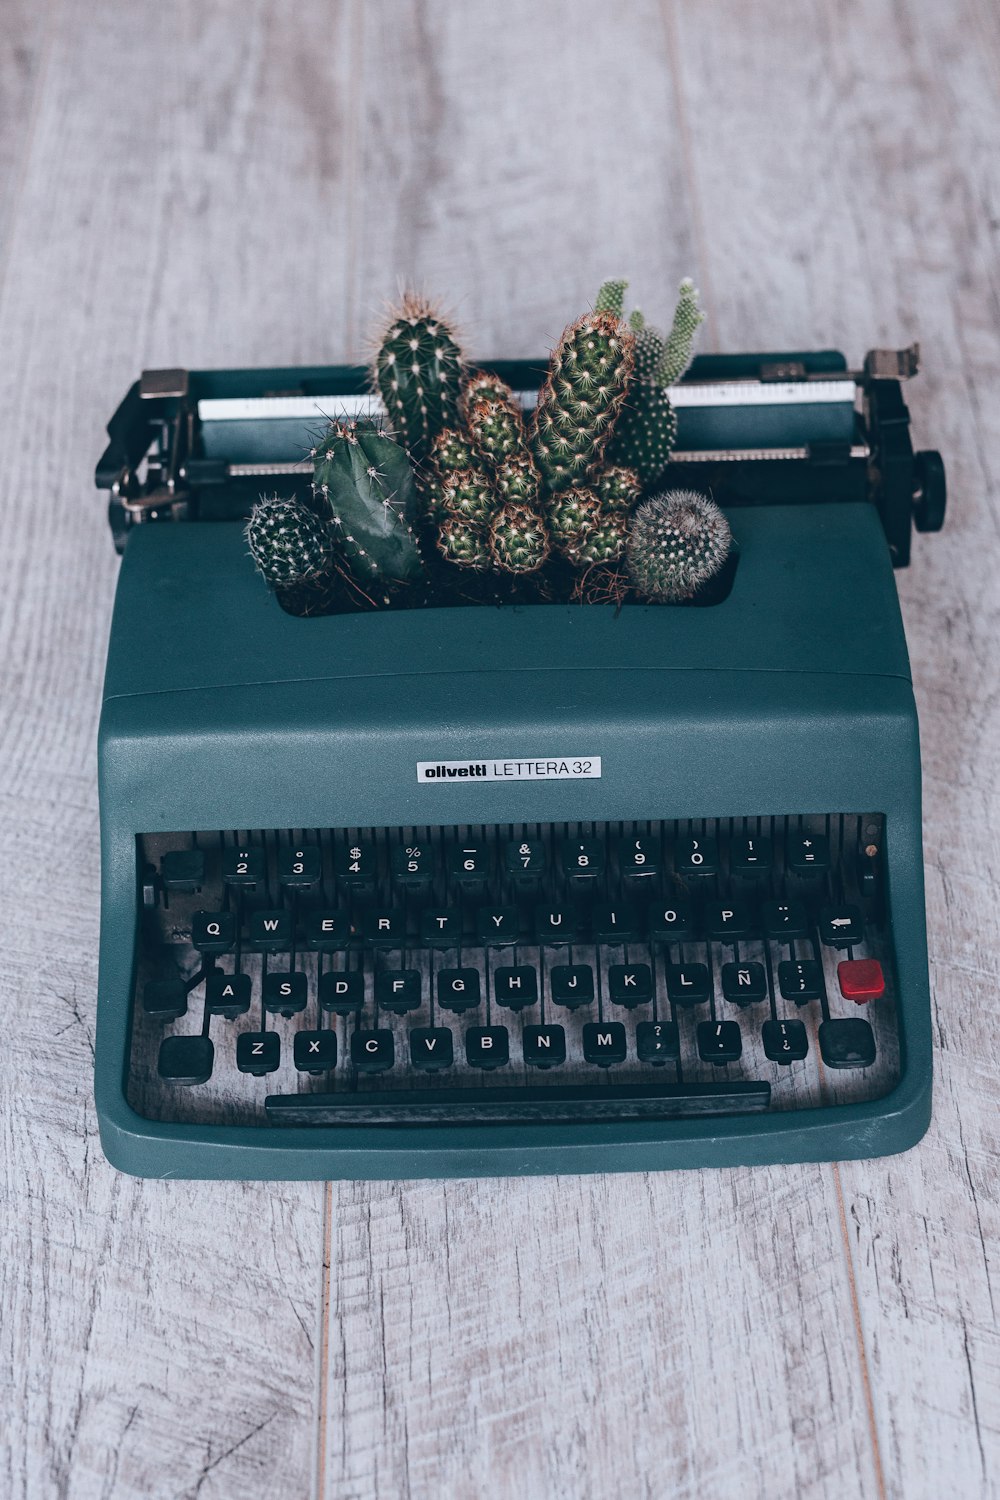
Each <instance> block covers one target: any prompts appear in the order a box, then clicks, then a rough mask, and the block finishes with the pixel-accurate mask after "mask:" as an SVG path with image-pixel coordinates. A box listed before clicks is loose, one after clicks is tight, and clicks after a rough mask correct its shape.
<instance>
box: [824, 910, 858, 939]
mask: <svg viewBox="0 0 1000 1500" xmlns="http://www.w3.org/2000/svg"><path fill="white" fill-rule="evenodd" d="M819 935H820V937H821V938H822V939H823V941H824V943H825V944H826V945H827V947H828V948H856V947H857V945H858V944H859V943H861V942H863V941H864V936H865V923H864V918H863V917H862V915H861V912H860V911H859V910H858V908H857V907H856V906H824V907H823V910H822V911H821V912H820V914H819Z"/></svg>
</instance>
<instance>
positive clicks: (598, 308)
mask: <svg viewBox="0 0 1000 1500" xmlns="http://www.w3.org/2000/svg"><path fill="white" fill-rule="evenodd" d="M627 289H628V282H627V281H622V280H621V279H620V278H617V277H615V278H612V279H611V280H610V281H605V282H602V284H601V290H600V291H599V292H598V294H597V301H596V302H595V303H594V311H595V312H609V313H613V314H614V315H615V317H616V318H620V317H621V316H622V314H623V313H624V311H625V292H626V291H627Z"/></svg>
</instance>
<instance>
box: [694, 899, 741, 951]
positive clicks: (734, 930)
mask: <svg viewBox="0 0 1000 1500" xmlns="http://www.w3.org/2000/svg"><path fill="white" fill-rule="evenodd" d="M705 931H706V933H707V934H708V936H709V937H712V938H716V939H718V941H719V942H722V943H726V942H729V943H732V942H735V941H736V940H737V939H738V938H745V937H746V936H747V934H748V933H749V932H750V912H749V910H748V909H747V906H746V903H745V902H743V901H710V902H709V903H708V905H707V906H706V907H705Z"/></svg>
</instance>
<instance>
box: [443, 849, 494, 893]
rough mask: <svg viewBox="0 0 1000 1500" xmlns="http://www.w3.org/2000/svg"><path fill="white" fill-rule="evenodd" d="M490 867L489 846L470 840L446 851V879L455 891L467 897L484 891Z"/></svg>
mask: <svg viewBox="0 0 1000 1500" xmlns="http://www.w3.org/2000/svg"><path fill="white" fill-rule="evenodd" d="M491 865H492V861H491V859H490V849H489V845H487V844H477V843H475V842H474V840H472V839H469V840H468V842H467V843H464V844H455V845H453V846H452V848H451V849H449V851H448V879H449V881H450V883H451V884H452V885H453V886H454V887H455V888H456V889H457V890H460V891H464V892H465V894H466V895H469V896H471V895H476V894H477V893H478V892H480V891H482V890H483V889H484V887H485V886H486V884H487V882H488V880H489V878H490V871H491Z"/></svg>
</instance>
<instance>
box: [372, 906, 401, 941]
mask: <svg viewBox="0 0 1000 1500" xmlns="http://www.w3.org/2000/svg"><path fill="white" fill-rule="evenodd" d="M362 931H363V933H364V938H365V942H366V943H368V944H369V945H370V946H371V947H372V948H405V947H406V913H405V911H399V910H398V909H396V910H393V911H385V910H383V909H382V908H379V910H377V911H369V912H366V913H365V916H364V921H363V923H362Z"/></svg>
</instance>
